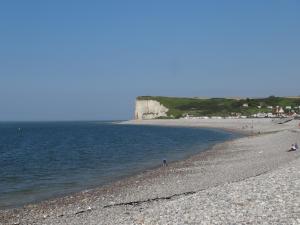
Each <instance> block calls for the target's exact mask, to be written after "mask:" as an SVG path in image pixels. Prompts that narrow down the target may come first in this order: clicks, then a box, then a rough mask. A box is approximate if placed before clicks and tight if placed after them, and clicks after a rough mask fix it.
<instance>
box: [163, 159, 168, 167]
mask: <svg viewBox="0 0 300 225" xmlns="http://www.w3.org/2000/svg"><path fill="white" fill-rule="evenodd" d="M167 165H168V164H167V160H166V159H163V167H166V166H167Z"/></svg>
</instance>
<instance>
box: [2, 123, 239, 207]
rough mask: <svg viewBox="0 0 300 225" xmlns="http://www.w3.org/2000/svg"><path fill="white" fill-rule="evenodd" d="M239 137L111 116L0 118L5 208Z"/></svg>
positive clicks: (88, 185)
mask: <svg viewBox="0 0 300 225" xmlns="http://www.w3.org/2000/svg"><path fill="white" fill-rule="evenodd" d="M234 137H235V134H232V133H228V132H224V131H219V130H212V129H196V128H174V127H172V128H170V127H157V126H131V125H117V124H113V123H112V122H34V123H29V122H28V123H0V208H9V207H16V206H21V205H23V204H26V203H30V202H35V201H40V200H43V199H47V198H51V197H55V196H59V195H63V194H67V193H71V192H74V191H79V190H83V189H85V188H90V187H94V186H96V185H102V184H106V183H108V182H111V181H114V180H116V179H120V178H122V177H124V176H128V175H132V174H135V173H137V172H140V171H142V170H145V169H149V168H152V167H155V166H159V165H161V163H162V159H164V158H166V159H167V160H168V161H174V160H179V159H183V158H186V157H188V156H190V155H192V154H195V153H197V152H200V151H203V150H204V149H207V148H208V147H209V146H211V145H213V144H215V143H217V142H221V141H224V140H228V139H231V138H234Z"/></svg>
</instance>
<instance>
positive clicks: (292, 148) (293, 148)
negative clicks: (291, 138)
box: [289, 144, 296, 152]
mask: <svg viewBox="0 0 300 225" xmlns="http://www.w3.org/2000/svg"><path fill="white" fill-rule="evenodd" d="M291 151H296V146H295V145H294V144H292V147H291V149H290V150H289V152H291Z"/></svg>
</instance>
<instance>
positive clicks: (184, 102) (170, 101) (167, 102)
mask: <svg viewBox="0 0 300 225" xmlns="http://www.w3.org/2000/svg"><path fill="white" fill-rule="evenodd" d="M137 99H138V100H156V101H158V102H160V103H161V104H163V105H164V106H166V107H167V108H169V112H168V116H171V115H173V116H174V117H175V118H179V117H181V116H183V115H185V114H187V113H188V114H189V115H193V116H228V115H231V113H242V115H246V116H249V115H252V114H254V113H258V112H271V111H272V110H270V109H267V108H266V106H273V107H275V106H277V105H278V106H282V107H285V106H292V107H295V106H300V98H284V97H274V96H270V97H268V98H260V99H242V100H236V99H227V98H211V99H199V98H176V97H162V96H140V97H137ZM244 103H248V105H249V107H248V108H245V107H243V104H244ZM259 105H261V106H262V108H261V109H258V107H257V106H259Z"/></svg>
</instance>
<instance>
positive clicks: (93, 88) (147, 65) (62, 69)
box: [0, 0, 300, 121]
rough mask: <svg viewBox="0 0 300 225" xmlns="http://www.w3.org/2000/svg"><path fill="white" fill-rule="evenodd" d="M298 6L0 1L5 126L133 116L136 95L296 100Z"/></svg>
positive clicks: (0, 114) (0, 116) (0, 112)
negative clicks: (21, 122) (287, 97)
mask: <svg viewBox="0 0 300 225" xmlns="http://www.w3.org/2000/svg"><path fill="white" fill-rule="evenodd" d="M299 86H300V1H296V0H295V1H276V0H272V1H261V0H257V1H254V0H251V1H240V0H237V1H230V0H228V1H227V0H226V1H225V0H224V1H192V0H191V1H176V0H170V1H163V0H160V1H155V0H153V1H143V0H137V1H130V0H128V1H123V0H120V1H113V0H111V1H71V0H70V1H66V0H65V1H64V0H59V1H58V0H57V1H55V0H51V1H40V0H36V1H31V0H26V1H8V0H7V1H1V3H0V120H2V121H5V120H82V119H84V120H89V119H90V120H94V119H128V118H131V117H132V116H133V107H134V100H135V97H136V96H138V95H167V96H269V95H300V88H299Z"/></svg>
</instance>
